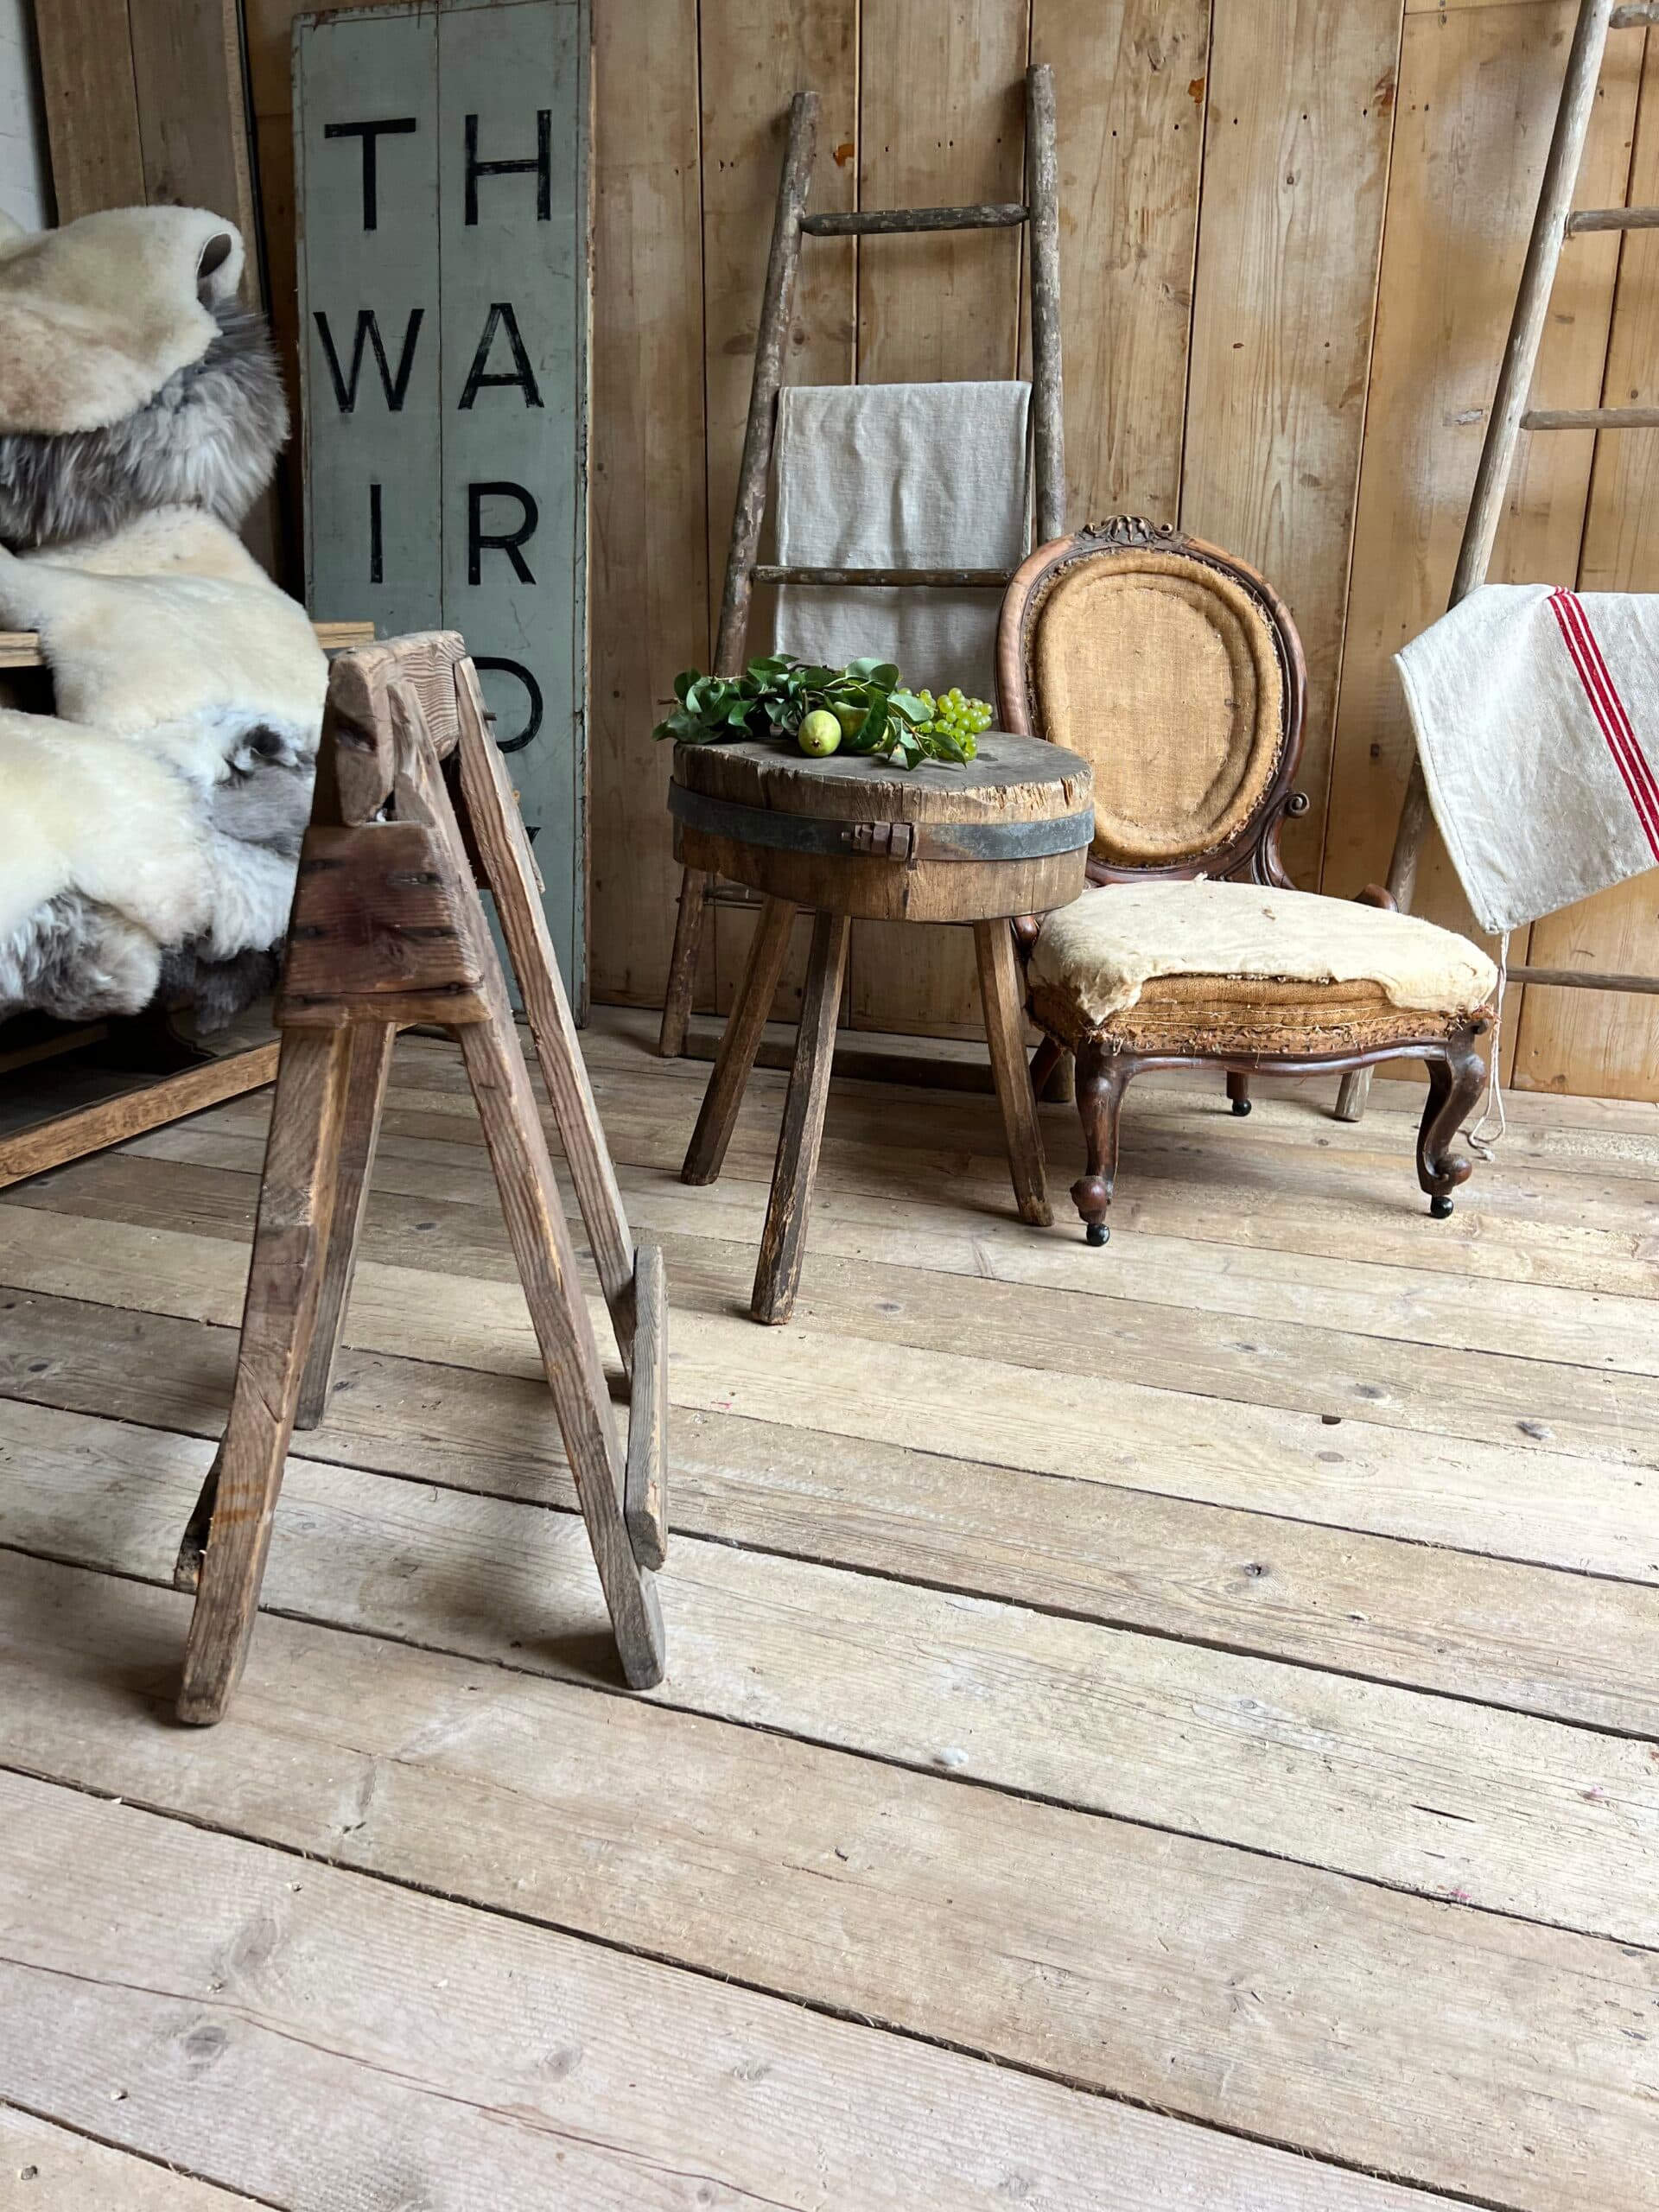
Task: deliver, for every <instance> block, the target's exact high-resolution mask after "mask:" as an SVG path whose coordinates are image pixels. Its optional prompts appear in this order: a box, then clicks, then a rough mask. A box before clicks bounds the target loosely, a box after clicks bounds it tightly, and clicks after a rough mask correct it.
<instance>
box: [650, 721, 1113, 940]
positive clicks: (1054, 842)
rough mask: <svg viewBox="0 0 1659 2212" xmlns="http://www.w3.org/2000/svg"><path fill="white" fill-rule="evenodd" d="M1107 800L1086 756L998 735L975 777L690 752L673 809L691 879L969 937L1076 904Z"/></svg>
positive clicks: (761, 750) (789, 752) (853, 761)
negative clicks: (719, 879)
mask: <svg viewBox="0 0 1659 2212" xmlns="http://www.w3.org/2000/svg"><path fill="white" fill-rule="evenodd" d="M1092 793H1093V777H1092V773H1091V772H1090V766H1089V764H1088V762H1087V761H1086V760H1083V759H1082V758H1080V756H1079V755H1078V754H1077V753H1068V752H1066V751H1065V749H1064V748H1063V747H1059V746H1058V745H1050V744H1047V743H1046V742H1045V741H1043V740H1042V739H1040V738H1032V737H1015V736H1014V735H1011V734H1009V733H1008V732H1007V731H1003V730H988V731H986V732H985V734H983V735H982V737H981V738H980V740H979V749H978V754H977V757H976V759H975V760H971V761H969V763H968V764H967V765H966V766H963V767H951V766H945V765H944V764H943V763H938V762H931V761H930V762H926V763H925V764H924V765H923V766H920V767H918V768H914V769H911V770H908V771H906V770H905V769H902V768H897V767H893V766H890V765H888V764H887V763H886V762H876V761H874V760H870V759H869V758H868V756H867V755H861V754H857V753H832V754H830V756H829V759H827V760H813V759H810V757H809V756H808V755H806V754H805V753H800V752H798V751H796V750H795V749H794V748H793V747H786V746H785V745H782V744H777V745H772V744H764V743H758V742H754V741H747V742H745V743H742V744H737V745H698V746H677V747H675V753H674V780H673V785H672V786H671V791H670V795H669V804H670V809H671V811H672V812H673V814H674V816H675V826H676V849H677V852H678V855H679V857H680V858H681V860H682V861H684V863H685V864H686V865H687V866H688V867H690V868H707V869H709V870H710V871H711V872H713V873H715V874H720V875H723V876H727V877H729V878H730V879H731V880H733V881H734V882H738V883H743V884H747V885H748V886H749V887H750V888H751V889H753V890H756V891H760V892H764V893H766V894H767V895H768V896H769V897H772V898H776V899H790V900H791V901H792V902H793V903H794V904H795V905H797V906H810V907H813V908H817V909H818V910H821V911H824V912H836V913H844V914H851V915H855V916H857V917H859V918H868V919H874V920H880V921H927V922H963V921H976V920H982V919H988V918H993V917H995V916H998V915H1007V914H1023V913H1046V912H1049V911H1051V910H1052V908H1054V907H1056V906H1067V905H1069V904H1070V903H1071V900H1072V899H1075V898H1076V897H1077V894H1078V893H1079V892H1081V890H1082V889H1083V887H1084V868H1085V865H1086V863H1087V861H1088V856H1089V842H1090V836H1091V833H1092V825H1093V812H1092Z"/></svg>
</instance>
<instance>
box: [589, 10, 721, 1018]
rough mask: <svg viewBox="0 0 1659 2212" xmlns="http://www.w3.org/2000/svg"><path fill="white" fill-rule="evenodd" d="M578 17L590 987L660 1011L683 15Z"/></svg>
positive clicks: (702, 488) (697, 609) (684, 164)
mask: <svg viewBox="0 0 1659 2212" xmlns="http://www.w3.org/2000/svg"><path fill="white" fill-rule="evenodd" d="M594 18H595V20H594V105H595V116H594V156H595V172H596V177H597V205H596V209H595V228H594V392H595V394H596V396H597V404H596V406H595V410H594V437H593V448H592V467H593V566H592V569H591V571H590V577H589V590H590V600H591V606H592V612H593V660H592V677H591V687H592V689H591V705H590V710H589V712H590V721H589V740H588V761H589V779H590V790H589V805H590V815H589V820H590V824H591V829H592V872H591V879H590V891H591V899H592V905H591V912H592V916H593V929H592V976H593V987H594V992H595V993H596V994H597V995H601V996H603V997H607V998H613V999H620V1000H624V1001H627V1000H632V1001H636V1002H639V1003H649V1002H652V1001H655V1002H656V1003H658V1004H660V1003H661V1001H662V994H663V981H664V976H666V974H667V972H668V956H669V949H670V946H671V944H672V942H673V936H674V901H675V897H676V895H677V892H678V889H679V870H678V868H677V867H676V865H675V862H674V857H673V841H672V838H671V835H670V829H669V819H668V810H667V807H666V805H665V804H664V792H665V790H666V787H667V782H668V761H667V760H666V759H665V758H664V754H663V753H662V750H661V748H660V747H657V746H655V745H653V744H652V737H651V730H652V724H653V723H654V722H656V721H658V720H659V718H660V716H661V714H662V704H661V702H663V701H664V700H665V699H668V698H670V697H671V696H672V687H673V682H674V675H675V671H677V670H678V669H682V668H687V667H690V666H691V665H692V664H694V663H700V664H703V665H706V664H707V661H706V656H707V653H708V650H709V579H708V542H709V540H708V521H709V517H708V494H707V486H706V484H705V480H704V476H703V461H702V450H703V448H702V434H703V391H702V365H703V340H702V208H701V205H700V184H699V168H698V92H697V67H696V56H697V38H696V25H697V10H696V0H630V4H629V5H627V6H626V7H616V6H612V5H607V4H601V6H600V7H598V8H597V9H595V10H594Z"/></svg>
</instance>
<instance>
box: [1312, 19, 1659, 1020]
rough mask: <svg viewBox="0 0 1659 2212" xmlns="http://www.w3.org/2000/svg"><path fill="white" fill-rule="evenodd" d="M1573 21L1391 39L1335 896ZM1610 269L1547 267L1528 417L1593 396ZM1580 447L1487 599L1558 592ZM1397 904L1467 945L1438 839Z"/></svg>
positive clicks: (1365, 867)
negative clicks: (1550, 279)
mask: <svg viewBox="0 0 1659 2212" xmlns="http://www.w3.org/2000/svg"><path fill="white" fill-rule="evenodd" d="M1573 14H1574V10H1573V6H1571V5H1570V4H1567V0H1524V4H1518V5H1516V6H1513V7H1510V8H1472V9H1465V10H1456V11H1453V12H1452V13H1450V14H1447V15H1445V16H1440V15H1434V16H1429V15H1423V16H1412V17H1411V18H1410V19H1409V20H1408V22H1407V24H1406V29H1405V35H1404V39H1403V42H1402V58H1401V80H1400V94H1399V111H1398V116H1397V118H1396V123H1395V145H1394V160H1393V168H1392V173H1391V181H1390V188H1389V219H1388V229H1387V236H1386V239H1385V242H1384V247H1383V270H1382V277H1381V282H1380V291H1379V299H1378V308H1377V329H1376V348H1375V353H1374V358H1373V363H1372V372H1371V385H1370V400H1369V405H1368V410H1367V415H1366V432H1365V457H1364V460H1363V465H1362V472H1361V480H1360V493H1359V506H1358V512H1357V519H1356V524H1355V537H1354V559H1353V576H1352V584H1351V594H1350V599H1349V607H1348V620H1347V632H1346V642H1345V646H1344V660H1343V671H1342V684H1341V696H1340V702H1339V705H1338V726H1337V739H1336V753H1335V760H1334V766H1333V770H1332V797H1331V806H1330V812H1329V817H1328V828H1327V832H1326V840H1325V869H1324V878H1323V883H1322V888H1324V889H1325V890H1326V891H1328V892H1334V893H1337V894H1338V895H1339V896H1349V895H1351V893H1353V892H1354V891H1355V890H1357V888H1358V887H1359V886H1360V885H1361V884H1363V883H1364V882H1366V881H1368V880H1380V879H1381V877H1382V875H1383V872H1384V870H1385V869H1386V866H1387V861H1388V855H1389V848H1390V846H1391V843H1392V841H1393V835H1394V828H1395V820H1396V817H1397V813H1398V809H1399V804H1400V798H1401V795H1402V791H1403V789H1404V785H1405V781H1406V770H1407V766H1408V761H1409V760H1410V757H1411V753H1410V748H1411V738H1410V727H1409V723H1408V719H1407V716H1406V712H1405V706H1404V702H1403V699H1402V696H1401V693H1400V689H1399V683H1398V679H1397V677H1396V676H1395V671H1394V667H1393V655H1394V654H1395V652H1397V651H1398V650H1399V649H1400V647H1401V646H1402V645H1404V644H1406V643H1407V642H1408V639H1411V638H1412V637H1414V636H1415V635H1416V634H1417V632H1419V631H1421V629H1423V628H1425V627H1427V625H1428V624H1429V623H1430V622H1432V621H1433V620H1434V619H1435V618H1436V617H1437V616H1438V615H1439V614H1440V613H1442V612H1443V611H1444V608H1445V606H1446V594H1447V592H1448V590H1449V588H1450V586H1451V582H1452V570H1453V569H1454V567H1455V564H1456V557H1457V549H1458V543H1459V538H1460V537H1461V535H1462V531H1463V524H1464V518H1465V512H1466V509H1467V505H1468V499H1469V494H1470V490H1471V486H1472V484H1473V481H1474V476H1475V469H1476V466H1477V463H1478V459H1479V453H1480V446H1481V441H1482V437H1483V435H1484V424H1485V419H1486V412H1487V410H1488V409H1489V408H1490V406H1491V402H1492V396H1493V392H1494V390H1495V388H1496V385H1497V366H1498V360H1499V356H1500V354H1501V352H1502V348H1503V336H1504V333H1505V331H1506V330H1507V328H1508V324H1509V317H1510V310H1511V308H1512V307H1513V304H1514V300H1515V292H1516V284H1517V283H1518V280H1519V277H1520V270H1521V264H1522V257H1523V254H1524V251H1525V245H1526V238H1527V233H1528V229H1529V225H1530V222H1531V219H1532V213H1533V209H1534V206H1535V202H1536V199H1537V194H1538V187H1539V180H1540V177H1541V175H1542V171H1543V165H1544V158H1545V155H1546V152H1547V150H1548V140H1549V134H1550V130H1551V128H1552V126H1553V124H1554V112H1555V104H1556V100H1557V98H1558V96H1559V92H1560V80H1561V73H1562V70H1563V68H1564V67H1565V62H1566V57H1567V32H1568V30H1569V29H1570V26H1571V23H1572V21H1573ZM1639 46H1640V36H1639V34H1631V33H1629V32H1622V33H1619V34H1618V35H1616V36H1615V37H1614V38H1613V39H1612V40H1611V41H1610V43H1609V47H1608V62H1607V67H1606V70H1605V73H1604V77H1603V80H1602V92H1601V95H1600V99H1599V107H1598V112H1597V115H1596V117H1595V118H1594V120H1593V122H1592V126H1591V135H1590V140H1589V143H1588V146H1587V148H1586V156H1585V163H1584V169H1583V172H1582V175H1581V177H1580V196H1581V197H1582V198H1583V199H1584V200H1586V202H1587V203H1593V204H1598V205H1606V204H1608V203H1609V202H1610V201H1612V200H1623V198H1624V189H1625V176H1626V172H1627V168H1628V163H1629V157H1630V123H1631V118H1632V115H1633V112H1634V101H1635V90H1636V84H1635V71H1636V67H1637V62H1638V60H1639ZM1616 261H1617V247H1616V243H1615V241H1614V240H1613V239H1612V238H1583V239H1580V240H1578V241H1576V242H1575V243H1574V245H1573V248H1572V250H1571V252H1570V253H1569V254H1567V255H1566V256H1565V257H1564V258H1563V264H1562V274H1561V280H1560V286H1559V288H1558V290H1557V293H1556V296H1555V301H1554V310H1553V313H1552V320H1551V324H1550V328H1549V331H1548V335H1547V337H1546V340H1545V343H1544V348H1543V352H1542V353H1541V357H1540V362H1539V368H1538V373H1537V378H1536V380H1535V386H1534V390H1535V393H1536V395H1537V396H1538V397H1539V398H1540V399H1541V401H1544V402H1545V403H1547V404H1557V403H1559V404H1573V403H1574V402H1577V403H1580V404H1592V403H1593V402H1594V401H1595V400H1596V399H1598V398H1599V396H1600V391H1601V383H1602V369H1603V362H1604V359H1605V348H1606V331H1607V322H1608V316H1609V314H1610V311H1611V303H1612V285H1613V276H1614V270H1615V265H1616ZM1592 443H1593V439H1592V435H1590V434H1588V433H1583V434H1580V433H1577V432H1573V433H1563V434H1560V435H1554V436H1550V437H1546V438H1534V439H1533V440H1531V442H1530V443H1529V447H1528V448H1527V450H1526V452H1525V454H1523V457H1522V466H1521V467H1520V469H1519V470H1518V471H1517V473H1516V477H1515V479H1514V480H1513V481H1512V484H1511V488H1510V499H1509V502H1508V505H1507V509H1506V512H1505V518H1504V522H1503V526H1502V529H1501V531H1500V534H1499V539H1498V545H1497V555H1496V556H1495V559H1494V563H1493V568H1492V576H1493V580H1494V581H1495V582H1502V581H1535V580H1540V579H1542V580H1545V581H1550V580H1554V581H1557V582H1564V583H1571V582H1573V581H1574V579H1575V577H1576V574H1577V569H1578V558H1579V541H1580V529H1581V524H1582V520H1583V514H1584V504H1585V498H1586V492H1587V487H1588V481H1589V468H1590V461H1591V449H1592ZM1413 904H1414V908H1415V910H1416V911H1417V912H1421V913H1425V914H1427V915H1428V916H1429V917H1430V918H1432V919H1433V920H1436V921H1440V922H1443V923H1446V925H1449V926H1451V927H1453V928H1458V929H1462V930H1465V931H1469V932H1470V933H1471V934H1478V932H1475V931H1474V928H1473V924H1472V921H1471V918H1470V916H1469V912H1468V908H1467V906H1466V903H1465V900H1464V898H1463V894H1462V891H1461V888H1460V887H1459V885H1458V882H1457V879H1456V877H1455V875H1454V874H1452V870H1451V867H1450V863H1449V861H1447V860H1446V856H1445V854H1444V851H1443V849H1442V848H1441V847H1440V843H1439V841H1438V839H1434V840H1432V841H1431V842H1430V845H1429V847H1428V849H1427V850H1426V852H1425V855H1424V861H1423V868H1422V870H1421V874H1420V877H1419V881H1418V887H1417V890H1416V893H1415V894H1414V901H1413ZM1514 949H1515V950H1516V952H1517V953H1519V952H1521V951H1522V946H1521V944H1519V943H1517V944H1516V946H1515V948H1514ZM1515 1013H1516V1008H1515V1007H1510V1014H1511V1016H1513V1014H1515ZM1505 1027H1506V1032H1507V1033H1508V1034H1507V1038H1506V1051H1507V1049H1509V1048H1510V1047H1512V1042H1513V1034H1514V1032H1513V1025H1512V1022H1508V1023H1506V1025H1505Z"/></svg>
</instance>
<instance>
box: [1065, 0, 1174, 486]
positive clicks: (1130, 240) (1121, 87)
mask: <svg viewBox="0 0 1659 2212" xmlns="http://www.w3.org/2000/svg"><path fill="white" fill-rule="evenodd" d="M1209 45H1210V0H1108V4H1106V5H1104V6H1103V5H1101V4H1100V0H1033V6H1032V19H1031V58H1032V60H1033V61H1046V62H1049V63H1051V64H1052V67H1053V70H1054V79H1055V92H1056V104H1057V106H1058V125H1059V129H1058V136H1059V155H1060V320H1061V349H1060V350H1061V366H1062V371H1063V374H1064V378H1065V467H1066V488H1067V492H1068V493H1069V496H1070V505H1071V512H1070V515H1069V518H1068V519H1069V522H1070V524H1071V527H1073V528H1076V527H1077V524H1079V523H1082V522H1084V521H1098V520H1100V519H1101V518H1103V516H1106V515H1109V514H1120V513H1128V514H1146V515H1150V516H1152V517H1153V518H1154V519H1156V520H1158V521H1160V522H1169V521H1173V519H1174V518H1175V514H1176V512H1177V509H1178V506H1179V499H1180V477H1181V436H1182V418H1183V412H1184V405H1183V403H1184V398H1185V389H1186V370H1187V340H1188V334H1189V329H1190V327H1191V321H1192V264H1193V256H1194V253H1195V252H1196V251H1197V245H1198V174H1199V170H1200V168H1201V167H1202V165H1203V160H1204V112H1205V85H1206V82H1207V80H1208V77H1209V71H1210V60H1209Z"/></svg>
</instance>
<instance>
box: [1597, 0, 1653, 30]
mask: <svg viewBox="0 0 1659 2212" xmlns="http://www.w3.org/2000/svg"><path fill="white" fill-rule="evenodd" d="M1608 22H1609V28H1610V29H1612V30H1616V31H1630V30H1634V29H1636V28H1637V24H1638V23H1659V0H1631V4H1630V6H1628V7H1624V8H1615V9H1614V10H1613V12H1612V15H1611V16H1610V17H1609V19H1608Z"/></svg>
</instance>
